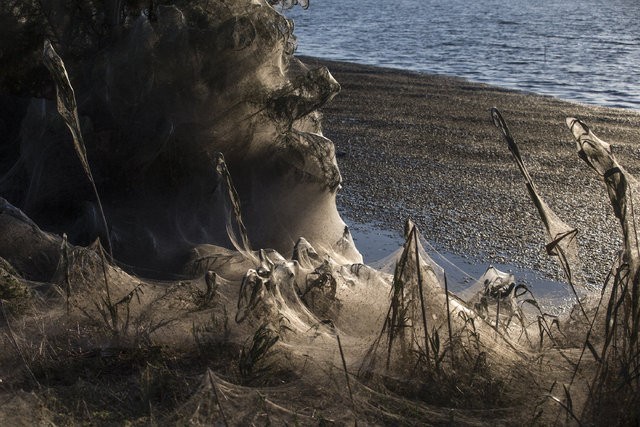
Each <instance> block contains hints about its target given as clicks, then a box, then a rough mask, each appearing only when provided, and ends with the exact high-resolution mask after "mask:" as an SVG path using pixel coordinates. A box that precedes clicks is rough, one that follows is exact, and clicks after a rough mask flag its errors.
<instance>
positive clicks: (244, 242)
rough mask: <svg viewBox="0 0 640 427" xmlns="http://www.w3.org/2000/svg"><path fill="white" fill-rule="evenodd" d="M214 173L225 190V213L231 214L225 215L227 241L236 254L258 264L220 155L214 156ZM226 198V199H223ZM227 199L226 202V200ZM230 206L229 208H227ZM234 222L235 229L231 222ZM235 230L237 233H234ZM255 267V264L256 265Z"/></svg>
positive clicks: (236, 195)
mask: <svg viewBox="0 0 640 427" xmlns="http://www.w3.org/2000/svg"><path fill="white" fill-rule="evenodd" d="M215 167H216V172H217V174H218V179H219V180H220V182H221V183H222V186H223V191H224V190H226V194H225V195H223V197H224V200H225V204H226V203H228V205H227V206H228V207H229V209H227V211H231V212H232V213H233V219H232V215H230V213H231V212H228V214H227V235H228V236H229V240H231V243H232V244H233V246H234V247H235V248H236V250H237V251H238V252H240V253H241V254H243V255H244V256H245V257H247V258H248V259H251V260H253V261H254V262H256V263H257V262H258V259H257V258H256V257H255V255H253V253H252V250H251V244H250V243H249V235H248V233H247V228H246V227H245V225H244V222H243V221H242V212H241V209H240V197H238V193H237V191H236V188H235V187H234V185H233V180H232V179H231V174H230V173H229V170H228V169H227V164H226V162H225V161H224V156H223V154H222V153H217V154H216V164H215ZM225 196H226V197H225ZM226 198H228V200H227V199H226ZM229 205H230V206H229ZM234 220H235V227H234V223H233V221H234ZM236 229H237V232H236ZM237 234H240V236H239V237H240V238H239V239H238V236H237ZM256 265H257V264H256Z"/></svg>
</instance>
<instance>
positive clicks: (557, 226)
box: [491, 107, 589, 322]
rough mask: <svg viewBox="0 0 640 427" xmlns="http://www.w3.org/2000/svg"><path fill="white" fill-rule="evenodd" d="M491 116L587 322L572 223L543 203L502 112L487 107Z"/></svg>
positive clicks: (548, 243)
mask: <svg viewBox="0 0 640 427" xmlns="http://www.w3.org/2000/svg"><path fill="white" fill-rule="evenodd" d="M491 119H492V120H493V124H494V125H495V126H496V127H497V128H498V129H499V130H500V132H501V133H502V136H503V137H504V139H505V141H506V143H507V145H508V147H509V151H511V154H512V155H513V158H514V159H515V161H516V164H517V165H518V168H519V169H520V172H521V173H522V176H523V177H524V179H525V184H526V186H527V191H528V192H529V196H530V197H531V200H532V201H533V204H534V205H535V207H536V209H537V210H538V214H539V215H540V218H541V219H542V223H543V225H544V228H545V231H546V234H547V245H546V249H547V253H548V254H549V255H550V256H555V257H557V258H558V261H559V262H560V265H561V267H562V269H563V270H564V273H565V276H566V278H567V282H568V284H569V286H570V288H571V291H572V292H573V294H574V296H575V298H576V301H577V302H578V305H579V306H580V310H581V312H582V315H583V316H584V318H585V319H586V320H587V322H589V316H588V315H587V312H586V311H585V309H584V306H583V305H582V301H580V296H579V295H578V291H577V288H576V287H577V286H582V284H581V283H580V281H581V280H580V279H579V278H578V280H576V277H575V276H576V273H577V272H579V268H577V267H578V264H579V262H578V255H577V254H578V249H577V243H576V235H577V230H576V229H575V228H574V227H571V226H569V225H568V224H565V223H564V222H563V221H562V220H561V219H560V218H559V217H558V216H557V215H556V214H555V212H553V210H551V208H550V207H549V206H548V205H547V204H546V203H545V201H544V200H543V199H542V198H541V197H540V195H539V194H538V191H537V189H536V186H535V184H534V182H533V180H532V179H531V176H530V175H529V171H528V170H527V168H526V166H525V164H524V161H523V160H522V156H521V155H520V149H519V148H518V145H517V144H516V142H515V140H514V139H513V137H512V136H511V132H510V131H509V127H508V126H507V123H506V122H505V121H504V119H503V118H502V114H500V111H499V110H498V109H497V108H495V107H494V108H492V109H491Z"/></svg>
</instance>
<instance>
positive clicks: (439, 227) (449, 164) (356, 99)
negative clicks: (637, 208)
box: [301, 58, 640, 285]
mask: <svg viewBox="0 0 640 427" xmlns="http://www.w3.org/2000/svg"><path fill="white" fill-rule="evenodd" d="M301 59H302V60H303V62H305V63H306V64H307V65H308V66H309V67H314V66H318V65H324V66H327V67H328V68H329V70H330V71H331V73H332V74H333V76H334V77H335V78H336V79H337V80H338V82H339V83H340V84H341V87H342V90H341V92H340V93H339V94H338V95H337V96H336V97H335V98H334V99H333V100H332V101H331V102H330V103H329V104H328V105H326V106H325V107H324V108H323V115H324V119H323V120H324V121H323V131H324V134H325V135H326V136H327V137H329V138H330V139H331V140H333V142H334V143H335V146H336V151H337V153H338V164H339V167H340V170H341V173H342V177H343V181H344V182H343V189H342V190H341V191H340V193H339V195H338V207H339V209H340V211H341V213H342V215H343V217H344V218H345V220H346V222H347V223H351V224H363V223H364V224H375V225H376V226H377V227H379V228H380V229H383V230H388V231H391V232H397V234H398V236H400V235H401V233H402V228H403V224H404V221H405V220H406V219H407V218H411V219H412V220H413V221H414V222H416V224H417V225H418V226H419V228H420V230H421V232H422V234H423V236H424V237H425V238H426V239H427V240H428V241H430V242H431V243H432V244H433V245H434V246H435V247H436V248H438V250H442V251H447V252H449V253H452V254H456V255H458V256H462V257H464V258H465V259H466V260H468V261H469V262H470V263H479V264H485V265H488V264H492V263H496V264H502V265H513V266H517V267H519V268H525V269H531V270H534V271H538V272H540V273H541V274H543V275H545V276H547V277H549V278H551V279H554V280H558V279H560V278H561V274H560V270H559V268H558V267H557V264H556V263H555V261H554V260H552V259H549V257H548V256H547V255H546V253H545V250H544V245H545V236H544V230H543V228H542V225H541V222H540V220H539V218H538V214H537V212H536V210H535V208H534V205H533V203H532V202H531V200H530V199H529V196H528V194H527V192H526V188H525V185H524V180H523V179H522V176H521V175H520V172H519V170H518V169H517V167H516V164H515V162H514V161H513V158H512V156H511V154H510V152H509V150H508V148H507V145H506V143H505V142H504V140H503V139H502V136H501V134H500V133H499V131H498V130H497V129H496V128H495V127H494V125H493V123H492V121H491V118H490V115H489V109H490V108H491V107H494V106H495V107H497V108H498V109H500V111H501V112H502V115H503V117H504V118H505V120H506V122H507V124H508V125H509V127H510V129H511V133H512V135H513V137H514V138H515V140H516V142H517V143H518V144H519V146H520V151H521V153H522V156H523V159H524V162H525V164H526V165H527V167H528V169H529V172H530V174H531V176H532V178H533V180H534V181H535V183H536V185H537V187H538V190H539V193H540V195H541V196H542V197H543V199H544V200H545V201H546V202H547V203H548V204H549V206H550V207H551V208H552V209H554V210H555V212H556V214H558V215H559V216H560V218H562V219H563V220H564V221H565V222H566V223H568V224H570V225H571V226H573V227H576V228H578V230H579V244H580V251H581V259H582V263H583V265H584V270H585V273H586V274H585V277H586V279H587V280H588V281H589V282H591V283H593V284H595V285H598V284H601V283H603V280H604V278H605V276H606V273H607V272H608V270H609V269H610V266H611V263H612V261H613V259H614V257H615V254H616V252H617V249H618V247H619V245H620V237H619V236H620V234H619V231H618V226H617V222H616V219H615V217H614V216H613V214H612V212H611V208H610V205H609V201H608V197H607V195H606V191H605V188H604V186H603V184H602V183H601V182H600V180H599V178H598V177H597V176H596V175H595V173H594V172H593V171H592V170H591V169H590V168H589V167H588V166H587V165H586V164H585V163H584V162H583V161H582V160H580V159H579V157H578V156H577V153H576V149H575V142H574V140H573V137H572V135H571V133H570V132H569V130H568V129H567V128H566V125H565V118H566V117H568V116H572V117H577V118H580V119H582V120H584V121H585V122H586V123H587V124H588V125H589V126H590V127H591V129H592V130H593V131H594V132H595V133H596V135H598V136H599V137H600V138H601V139H603V140H605V141H607V142H609V143H610V144H611V145H612V149H613V151H614V154H615V155H616V157H617V158H618V161H619V162H620V163H621V164H622V165H623V166H624V167H625V168H626V169H627V170H628V171H630V172H631V173H634V174H637V173H640V145H639V144H640V113H639V112H638V111H634V110H630V109H617V108H605V107H595V106H587V105H583V104H577V103H572V102H566V101H562V100H559V99H557V98H553V97H549V96H540V95H535V94H531V93H525V92H518V91H514V90H507V89H502V88H498V87H494V86H489V85H485V84H480V83H473V82H470V81H467V80H464V79H458V78H452V77H445V76H439V75H428V74H421V73H416V72H408V71H402V70H395V69H386V68H378V67H373V66H366V65H358V64H353V63H346V62H335V61H326V60H318V59H314V58H301Z"/></svg>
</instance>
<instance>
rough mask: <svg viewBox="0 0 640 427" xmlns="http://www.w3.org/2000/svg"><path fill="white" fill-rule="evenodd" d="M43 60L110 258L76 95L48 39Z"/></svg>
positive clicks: (110, 248) (107, 236)
mask: <svg viewBox="0 0 640 427" xmlns="http://www.w3.org/2000/svg"><path fill="white" fill-rule="evenodd" d="M43 61H44V64H45V65H46V67H47V69H48V70H49V73H51V77H53V81H54V82H55V85H56V99H57V105H58V112H59V113H60V115H61V116H62V118H63V119H64V121H65V123H66V125H67V127H68V128H69V130H70V131H71V136H72V137H73V146H74V148H75V150H76V154H77V155H78V159H80V163H81V164H82V169H83V170H84V173H85V175H86V176H87V179H88V180H89V182H90V183H91V187H92V189H93V193H94V195H95V197H96V203H97V204H98V210H99V211H100V217H101V220H102V227H103V228H104V233H105V237H106V242H107V245H108V247H107V249H108V251H109V255H110V257H111V259H113V251H112V247H111V238H110V236H109V227H108V225H107V219H106V217H105V215H104V209H103V208H102V201H101V200H100V196H99V195H98V189H97V188H96V184H95V181H94V179H93V174H92V173H91V168H90V167H89V160H88V159H87V149H86V147H85V145H84V140H83V138H82V131H81V130H80V119H79V118H78V106H77V103H76V95H75V92H74V90H73V86H71V82H70V81H69V75H68V74H67V70H66V68H65V66H64V62H63V61H62V58H60V56H59V55H58V53H57V52H56V51H55V49H54V48H53V46H52V45H51V42H49V40H45V42H44V52H43Z"/></svg>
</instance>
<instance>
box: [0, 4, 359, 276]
mask: <svg viewBox="0 0 640 427" xmlns="http://www.w3.org/2000/svg"><path fill="white" fill-rule="evenodd" d="M292 31H293V25H292V23H291V22H289V21H288V20H287V19H285V18H284V17H283V16H282V15H280V14H279V13H277V12H276V11H275V10H274V9H273V7H271V6H270V5H269V4H268V3H267V2H265V1H248V0H247V1H240V2H233V3H229V2H222V1H221V2H177V3H176V5H172V6H161V7H159V8H158V9H157V12H156V13H155V14H154V15H152V16H151V15H150V16H145V15H144V14H140V16H138V17H137V18H132V17H129V18H128V21H127V22H124V23H123V25H122V29H121V31H120V32H119V33H118V35H117V36H116V37H114V39H113V40H112V41H111V42H110V44H109V45H108V46H107V47H106V48H104V49H102V50H100V51H99V52H98V53H96V54H95V55H93V56H91V57H89V58H87V59H84V60H79V61H75V62H74V63H72V64H70V66H69V67H68V69H69V70H68V71H69V77H70V80H71V84H72V85H73V86H74V88H75V92H76V97H77V100H78V114H79V118H80V124H81V127H82V133H83V136H84V141H85V144H86V146H87V152H88V159H89V163H90V164H91V168H92V169H93V174H94V176H95V180H96V186H97V189H98V192H99V193H100V195H101V197H102V199H103V204H104V207H105V216H106V218H107V222H108V224H109V236H110V238H111V240H112V242H113V247H114V254H115V257H116V258H117V259H120V260H121V261H123V262H125V263H127V264H132V265H137V266H142V267H144V268H148V269H152V270H154V269H155V270H164V271H166V270H170V269H177V268H179V265H180V263H181V262H183V261H184V259H185V258H186V257H188V251H189V250H190V249H191V248H193V247H194V246H197V245H201V244H213V245H219V246H226V247H231V244H230V241H229V239H228V236H227V230H226V227H225V218H226V217H227V216H228V214H229V212H227V211H226V209H225V207H224V198H225V197H226V195H225V194H224V192H223V191H221V190H220V185H219V184H220V182H219V180H220V178H219V176H218V175H217V173H216V165H215V159H216V155H217V153H222V154H223V155H224V157H225V159H226V164H227V166H228V169H229V171H230V173H231V176H232V178H233V182H234V184H235V187H236V189H237V192H238V195H239V197H240V202H241V205H242V214H243V217H244V222H245V224H246V227H247V231H248V234H249V236H250V237H251V243H252V244H253V245H254V246H255V247H256V248H258V247H270V248H274V249H276V250H278V251H280V252H282V253H284V254H289V253H290V252H291V250H292V248H293V245H294V243H295V242H296V241H297V239H298V238H299V237H303V236H304V237H305V238H307V239H308V240H309V241H311V242H312V244H314V246H316V247H317V248H319V249H320V250H322V248H324V249H325V250H327V251H328V250H330V249H331V247H332V246H334V245H335V243H336V242H338V241H339V240H340V239H341V238H342V237H343V234H344V231H345V229H344V223H343V222H342V220H341V219H340V217H339V215H338V213H337V210H336V207H335V194H336V192H337V191H338V189H339V187H340V183H341V177H340V173H339V170H338V166H337V163H336V160H335V154H334V147H333V143H332V142H331V141H330V140H328V139H326V138H324V137H323V136H322V129H321V125H320V115H319V113H318V112H317V109H318V108H319V107H321V106H322V105H323V104H324V103H325V102H327V101H328V100H330V99H331V98H332V97H333V96H334V95H335V94H336V93H337V92H338V91H339V88H340V86H339V85H338V83H337V82H336V81H335V80H334V79H333V77H332V76H331V74H330V73H329V72H328V70H327V69H326V68H323V67H317V68H314V69H308V68H307V67H305V66H304V65H303V64H302V63H300V62H299V61H298V60H297V59H294V58H293V52H294V50H295V43H296V42H295V38H294V36H293V34H292ZM63 60H64V58H63ZM1 188H2V190H3V191H2V192H3V193H10V195H9V196H8V197H9V199H10V200H11V201H12V202H13V203H14V204H16V205H17V206H19V207H21V208H22V209H23V210H24V211H25V213H26V214H27V215H28V216H30V217H32V218H34V220H35V221H36V222H37V223H38V224H39V225H41V226H42V227H44V228H45V229H48V230H51V231H53V232H56V233H63V232H64V233H67V234H68V235H69V238H70V240H71V241H72V242H74V243H78V244H87V243H89V242H90V241H92V240H93V239H94V238H95V237H96V236H99V235H101V236H102V238H103V240H105V239H106V233H105V232H104V230H103V227H102V226H101V224H100V223H99V221H98V218H99V215H98V212H97V211H98V209H97V205H96V201H95V198H94V196H93V194H92V192H91V191H90V190H91V189H90V186H89V183H88V182H87V180H86V179H85V178H84V176H83V171H82V168H81V167H80V164H79V163H78V161H77V158H76V157H75V155H74V153H73V148H72V143H71V135H70V134H69V131H68V129H67V128H66V127H65V126H64V124H63V122H62V120H61V118H60V117H59V115H58V112H57V111H56V106H55V103H54V102H51V101H46V100H41V99H34V100H33V101H32V102H31V105H30V106H29V108H28V112H27V114H26V117H25V118H24V120H23V123H22V131H21V140H20V158H19V160H18V162H17V165H16V166H15V167H14V168H13V169H12V171H11V173H10V174H9V175H8V176H7V177H5V179H4V180H3V181H2V183H1ZM347 239H349V240H350V237H347ZM351 246H352V244H351ZM344 255H345V256H346V257H347V258H348V259H350V260H352V261H360V260H361V257H360V255H359V254H358V253H357V251H356V250H355V248H354V247H351V248H349V249H348V250H347V251H346V252H344Z"/></svg>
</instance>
